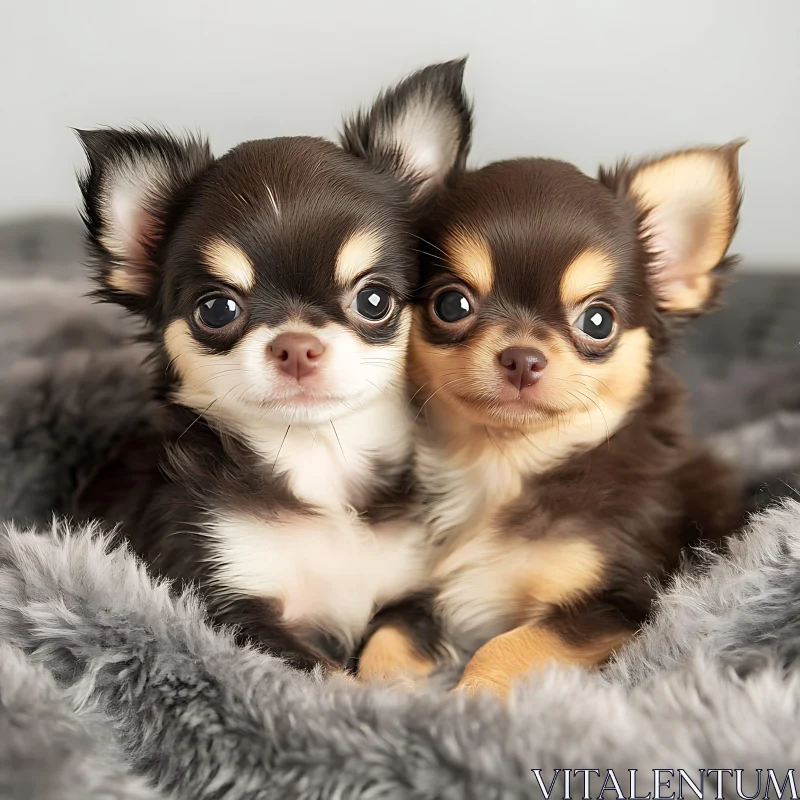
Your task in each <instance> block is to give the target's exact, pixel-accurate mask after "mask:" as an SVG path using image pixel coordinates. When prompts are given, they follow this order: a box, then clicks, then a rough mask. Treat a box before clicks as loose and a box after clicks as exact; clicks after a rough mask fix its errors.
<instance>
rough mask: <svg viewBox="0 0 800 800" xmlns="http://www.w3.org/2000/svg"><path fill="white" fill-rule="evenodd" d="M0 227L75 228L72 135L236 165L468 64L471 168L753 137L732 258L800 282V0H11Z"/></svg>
mask: <svg viewBox="0 0 800 800" xmlns="http://www.w3.org/2000/svg"><path fill="white" fill-rule="evenodd" d="M2 9H3V16H4V20H3V24H2V26H0V80H2V93H1V94H0V102H2V110H0V154H1V155H0V159H2V165H1V166H2V169H0V219H11V218H21V217H23V216H25V215H28V214H30V213H31V212H34V213H41V212H45V213H59V214H61V213H63V214H73V213H74V209H75V206H76V203H77V190H76V187H75V182H74V177H73V175H74V169H75V167H76V166H78V165H80V163H81V155H80V150H79V148H78V146H77V144H76V142H75V141H74V137H73V136H72V134H71V132H70V130H69V127H70V126H75V127H90V126H94V125H100V124H111V125H125V124H130V123H139V122H146V123H163V124H166V125H168V126H172V127H175V128H178V129H180V128H190V129H196V130H202V131H204V132H205V133H207V134H208V135H209V136H210V138H211V141H212V145H213V146H214V148H215V150H217V151H218V152H222V151H224V150H225V149H227V148H229V147H231V146H232V145H234V144H236V143H237V142H239V141H241V140H244V139H248V138H254V137H264V136H275V135H286V134H297V133H303V134H316V135H323V136H332V135H333V134H334V132H335V129H336V126H337V124H338V121H339V119H340V117H341V114H342V112H343V111H345V110H347V109H349V108H352V107H354V106H356V105H357V104H359V103H361V102H366V101H367V100H369V99H370V98H371V97H372V96H373V95H374V93H375V92H376V91H377V90H378V89H379V88H380V87H381V86H384V85H386V84H388V83H390V82H392V81H394V80H395V79H397V78H398V77H400V76H402V75H403V74H404V73H406V72H408V71H410V70H412V69H415V68H417V67H420V66H422V65H424V64H426V63H428V62H431V61H436V60H443V59H448V58H453V57H455V56H459V55H462V54H467V53H468V54H470V62H469V67H468V73H467V80H468V84H469V89H470V91H471V93H472V94H473V95H474V97H475V101H476V111H477V121H478V126H477V131H476V138H475V147H474V157H473V162H474V163H476V164H480V163H485V162H487V161H490V160H494V159H498V158H503V157H508V156H519V155H526V154H541V155H548V156H552V157H557V158H563V159H567V160H571V161H574V162H576V163H577V164H578V165H579V166H581V167H582V168H583V169H585V170H587V171H590V172H594V171H595V169H596V167H597V165H598V163H601V162H602V163H607V162H613V161H614V160H616V159H617V158H618V157H620V156H622V155H626V154H634V155H635V154H645V153H648V152H652V151H661V150H665V149H670V148H674V147H678V146H681V145H686V144H693V143H698V142H725V141H728V140H730V139H733V138H736V137H739V136H747V137H749V138H750V143H749V144H748V145H747V146H746V147H745V148H744V150H743V151H742V157H741V158H742V169H743V174H744V179H745V186H746V201H745V206H744V211H743V218H742V224H741V228H740V232H739V235H738V237H737V242H736V245H735V249H736V250H737V251H738V252H740V253H742V254H743V256H744V257H745V263H746V265H747V266H749V267H751V268H782V269H784V268H792V267H796V268H797V269H800V235H798V231H797V228H798V224H799V223H800V157H798V149H800V2H798V0H767V1H766V2H762V3H755V2H748V1H747V0H670V2H664V1H663V0H662V2H641V0H573V1H569V0H560V1H559V2H556V1H555V0H551V1H549V2H533V1H532V0H528V2H523V0H492V1H491V2H490V1H489V0H485V1H484V2H475V0H460V2H458V1H457V0H452V1H451V0H393V2H386V1H385V0H372V2H366V1H365V0H340V1H339V2H334V1H333V0H331V2H320V1H319V0H314V2H311V1H310V0H306V2H302V1H301V0H298V1H297V2H293V3H290V2H284V1H283V0H228V1H227V2H222V0H218V1H217V2H208V1H207V0H161V2H156V1H155V0H138V1H137V2H125V3H123V2H120V0H104V1H103V2H90V0H69V1H68V2H67V1H65V0H28V2H23V1H22V0H4V2H3V3H2Z"/></svg>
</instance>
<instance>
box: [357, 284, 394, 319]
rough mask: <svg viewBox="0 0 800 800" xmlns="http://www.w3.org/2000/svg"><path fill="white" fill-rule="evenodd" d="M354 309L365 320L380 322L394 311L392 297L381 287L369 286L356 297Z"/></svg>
mask: <svg viewBox="0 0 800 800" xmlns="http://www.w3.org/2000/svg"><path fill="white" fill-rule="evenodd" d="M353 308H354V309H355V310H356V311H357V312H358V313H359V314H360V315H361V316H362V317H364V319H368V320H369V321H370V322H378V321H379V320H382V319H386V317H388V316H389V312H390V311H391V310H392V296H391V295H390V294H389V292H387V291H386V289H382V288H381V287H380V286H367V287H365V288H364V289H362V290H361V291H360V292H359V293H358V294H357V295H356V299H355V300H354V301H353Z"/></svg>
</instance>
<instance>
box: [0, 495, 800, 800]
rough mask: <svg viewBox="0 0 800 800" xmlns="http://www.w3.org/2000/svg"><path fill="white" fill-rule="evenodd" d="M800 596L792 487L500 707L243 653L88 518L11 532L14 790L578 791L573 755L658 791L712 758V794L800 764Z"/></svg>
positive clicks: (1, 762)
mask: <svg viewBox="0 0 800 800" xmlns="http://www.w3.org/2000/svg"><path fill="white" fill-rule="evenodd" d="M799 600H800V505H797V504H787V505H785V506H783V507H776V508H774V509H772V510H770V511H769V512H767V513H766V514H764V515H762V516H759V517H758V518H756V519H755V520H754V521H753V523H752V524H751V526H750V529H749V530H748V531H747V533H746V535H744V536H743V537H742V538H741V539H740V540H737V541H735V542H734V544H733V548H732V552H731V554H730V555H729V556H727V557H724V558H722V557H718V556H717V557H711V556H709V558H708V563H707V566H706V569H705V570H703V572H702V574H699V575H698V574H695V575H694V576H682V577H679V578H677V579H676V580H675V582H674V584H673V585H672V587H671V588H669V589H668V590H667V591H665V592H664V593H663V595H662V596H661V599H660V602H659V608H658V611H657V613H656V615H655V618H654V620H653V622H652V624H651V625H650V626H649V627H648V628H647V629H646V630H645V631H644V632H643V633H642V634H641V636H640V637H639V639H638V641H635V642H634V643H633V644H632V645H630V646H629V647H628V648H627V649H626V650H625V651H624V652H622V654H621V655H620V657H619V659H618V660H617V661H616V662H615V663H614V664H612V665H611V666H610V667H609V668H608V669H607V670H606V671H605V673H603V674H591V673H588V672H584V671H581V670H578V669H566V668H560V669H559V668H552V669H551V670H549V671H547V672H546V673H544V674H540V675H534V676H531V678H530V679H529V680H528V681H527V683H526V684H524V685H520V686H519V688H518V690H517V691H516V692H515V693H514V694H513V695H512V698H511V700H510V702H509V704H508V706H504V705H502V704H501V703H500V702H499V701H496V700H495V699H494V698H489V697H486V698H476V699H467V698H464V697H460V696H454V695H451V694H448V693H446V692H444V691H440V690H433V689H432V690H430V691H427V692H419V693H406V692H404V691H401V690H389V689H378V688H369V689H366V688H362V687H359V686H354V685H352V684H349V683H346V682H344V681H342V682H336V681H334V682H329V683H321V682H320V681H318V680H315V679H314V678H313V677H305V676H303V675H301V674H298V673H293V672H291V671H290V670H289V669H288V668H286V667H285V666H284V665H283V664H282V663H281V662H280V661H278V660H276V659H273V658H270V657H269V656H266V655H263V654H260V653H257V652H254V651H246V650H245V651H243V650H239V649H237V648H236V646H235V645H234V644H233V643H232V641H231V640H230V639H229V638H228V636H227V635H226V633H225V632H221V631H216V632H215V631H212V630H211V629H210V628H209V627H208V626H207V625H206V624H205V622H204V621H203V615H202V611H201V608H200V606H199V605H198V603H197V602H196V600H195V599H194V598H192V597H191V596H183V597H179V598H173V597H171V596H170V594H169V591H168V587H167V586H165V585H163V584H157V583H154V582H153V581H151V580H150V578H149V577H148V576H147V574H146V572H145V571H144V569H143V568H142V567H141V566H140V565H138V564H137V563H136V561H135V560H134V558H133V557H132V556H131V555H130V554H129V553H127V552H125V551H124V550H116V551H111V552H109V551H108V549H107V547H106V543H105V541H104V540H103V538H102V537H100V536H98V535H96V534H94V533H93V532H92V531H91V530H88V531H87V530H82V531H73V532H68V531H67V530H66V529H59V528H58V527H57V526H56V527H54V528H53V530H52V531H50V532H49V533H38V534H37V533H32V532H22V531H19V530H17V529H14V528H9V530H7V531H6V532H5V533H4V534H3V535H2V536H1V537H0V642H2V645H0V653H1V654H2V658H0V796H2V797H4V798H5V797H8V798H26V799H27V798H41V800H49V799H50V798H52V799H53V800H56V798H58V799H59V800H69V799H70V798H82V800H93V799H94V798H120V800H122V798H126V799H128V798H131V799H132V798H157V797H161V798H166V797H171V798H185V799H186V800H200V798H230V799H231V800H232V799H233V798H265V799H266V798H281V800H290V798H308V799H309V800H310V799H311V798H337V799H338V798H370V799H371V800H376V799H377V798H398V800H399V799H400V798H420V799H422V798H428V799H430V800H433V799H434V798H444V799H447V798H454V799H455V798H476V799H477V798H480V799H481V800H484V799H485V800H491V799H492V798H498V799H499V798H531V797H543V796H546V794H545V793H543V792H542V791H541V790H540V789H539V784H538V781H537V773H534V772H532V770H541V773H538V777H539V779H541V780H542V781H543V783H544V785H545V788H546V787H547V786H548V785H549V784H550V781H551V780H552V778H553V776H554V775H555V776H556V780H557V783H556V786H558V787H560V788H557V789H556V790H555V792H554V793H553V795H552V796H553V797H559V796H561V797H563V796H572V797H582V796H584V793H583V782H582V779H579V778H577V777H574V776H573V780H572V786H571V790H570V793H569V794H567V795H565V794H564V792H563V781H562V782H561V783H559V782H558V781H559V780H561V779H560V778H559V777H558V776H559V773H555V772H554V771H555V770H569V769H572V770H576V769H578V770H584V769H597V770H599V774H600V775H601V776H604V780H605V779H607V774H608V773H607V771H609V770H613V771H614V774H615V775H616V777H617V779H618V780H619V781H620V783H621V784H622V785H624V786H625V791H627V785H628V784H627V782H628V776H629V774H630V773H629V770H632V769H637V770H639V773H638V774H639V775H640V779H639V782H638V784H637V792H638V793H639V794H640V795H645V794H647V792H654V787H653V783H652V770H654V769H661V770H665V769H672V770H675V771H677V770H678V769H683V770H685V771H686V774H687V775H688V776H691V777H692V779H693V780H694V781H695V783H697V781H698V780H699V778H698V776H700V775H705V781H704V782H705V788H704V795H703V796H705V797H714V796H718V797H728V798H730V797H735V796H737V795H736V793H735V791H734V786H735V784H734V777H733V773H732V774H731V775H730V776H728V775H725V774H724V773H721V774H718V775H716V776H715V775H714V774H708V773H702V772H701V771H702V770H709V769H720V768H723V769H731V770H735V769H740V770H745V773H744V776H745V780H746V781H747V780H751V781H755V779H756V775H757V773H756V770H757V769H762V770H764V773H766V770H767V769H772V770H774V774H775V775H776V776H777V778H776V779H777V780H778V783H779V784H782V783H783V781H784V780H785V779H786V776H787V775H788V774H790V773H789V770H791V769H793V768H794V767H796V766H797V764H798V763H800V740H799V739H798V737H797V719H798V714H800V663H798V661H797V656H798V647H800V617H798V614H797V608H798V605H797V604H798V601H799ZM561 774H563V773H561ZM715 777H721V779H722V780H723V782H724V781H726V779H727V783H724V786H723V789H722V790H721V793H720V794H716V788H715V784H716V781H715ZM798 777H800V776H798ZM762 778H763V779H764V780H766V778H765V776H764V775H762ZM597 781H599V778H596V780H595V785H594V787H593V788H592V794H591V796H592V797H598V792H599V790H600V784H599V783H597ZM608 785H610V784H608ZM748 785H749V784H748V783H747V782H745V787H746V786H748ZM673 787H674V784H673ZM787 787H788V785H787ZM765 788H766V783H762V789H761V792H762V794H761V796H764V794H763V792H764V789H765ZM664 791H666V790H664ZM788 791H789V788H787V792H788ZM749 793H750V794H752V793H753V787H752V786H750V789H749ZM602 796H603V797H611V796H627V795H616V794H614V793H612V794H603V795H602ZM653 796H656V795H655V794H653ZM661 796H663V797H667V796H669V794H668V793H665V794H662V795H661ZM686 796H693V795H686ZM770 796H777V795H775V794H770ZM784 796H786V797H788V796H791V795H790V794H784ZM794 796H796V795H794Z"/></svg>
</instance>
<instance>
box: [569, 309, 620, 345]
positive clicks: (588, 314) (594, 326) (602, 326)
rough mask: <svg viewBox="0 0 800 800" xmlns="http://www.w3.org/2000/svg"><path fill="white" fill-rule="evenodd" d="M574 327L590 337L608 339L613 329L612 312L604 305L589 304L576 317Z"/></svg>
mask: <svg viewBox="0 0 800 800" xmlns="http://www.w3.org/2000/svg"><path fill="white" fill-rule="evenodd" d="M575 327H577V328H578V330H581V331H583V332H584V333H585V334H586V335H587V336H591V337H592V339H608V337H609V336H611V332H612V331H613V330H614V314H613V312H612V311H611V309H609V308H606V307H605V306H589V308H587V309H586V311H584V312H583V314H581V315H580V317H578V321H577V322H576V323H575Z"/></svg>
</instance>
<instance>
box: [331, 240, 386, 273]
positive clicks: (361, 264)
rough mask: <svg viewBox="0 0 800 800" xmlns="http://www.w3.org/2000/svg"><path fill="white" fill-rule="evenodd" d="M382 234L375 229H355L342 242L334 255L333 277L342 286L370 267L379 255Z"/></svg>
mask: <svg viewBox="0 0 800 800" xmlns="http://www.w3.org/2000/svg"><path fill="white" fill-rule="evenodd" d="M382 246H383V236H381V234H380V233H378V231H376V230H372V229H366V230H360V231H356V232H355V233H353V234H351V236H350V237H349V238H348V239H347V240H346V241H345V242H343V243H342V246H341V247H340V248H339V253H338V254H337V256H336V267H335V270H334V278H335V280H336V282H337V283H338V284H339V285H340V286H342V287H344V286H349V285H350V284H352V283H353V281H355V280H356V278H358V277H360V276H361V275H363V274H364V273H365V272H367V271H368V270H370V269H372V267H374V266H375V265H376V264H377V263H378V259H379V258H380V255H381V247H382Z"/></svg>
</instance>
